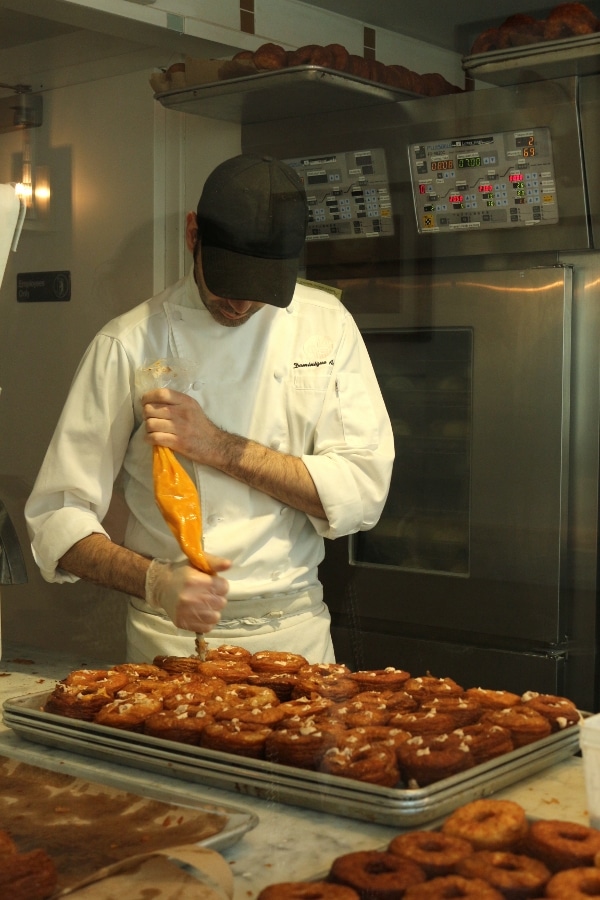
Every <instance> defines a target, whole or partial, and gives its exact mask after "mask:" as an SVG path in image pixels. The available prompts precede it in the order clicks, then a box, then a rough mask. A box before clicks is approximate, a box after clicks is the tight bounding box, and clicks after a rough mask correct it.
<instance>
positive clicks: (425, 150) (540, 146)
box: [408, 127, 558, 234]
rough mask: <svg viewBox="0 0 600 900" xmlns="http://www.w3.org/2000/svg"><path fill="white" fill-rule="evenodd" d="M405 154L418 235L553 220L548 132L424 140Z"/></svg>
mask: <svg viewBox="0 0 600 900" xmlns="http://www.w3.org/2000/svg"><path fill="white" fill-rule="evenodd" d="M408 152H409V162H410V173H411V182H412V191H413V198H414V204H415V213H416V218H417V229H418V231H419V233H420V234H431V233H436V232H438V233H439V232H441V233H444V232H445V233H452V232H453V231H466V230H469V229H494V228H520V227H526V226H535V225H552V224H556V223H557V222H558V203H557V197H556V175H555V171H554V163H553V159H552V141H551V137H550V129H549V128H546V127H538V128H530V129H520V130H519V131H501V132H492V133H485V134H481V135H472V136H469V137H450V138H442V139H439V140H438V139H435V140H427V141H422V142H419V143H415V144H411V145H410V146H409V148H408Z"/></svg>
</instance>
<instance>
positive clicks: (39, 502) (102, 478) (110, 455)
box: [25, 334, 134, 582]
mask: <svg viewBox="0 0 600 900" xmlns="http://www.w3.org/2000/svg"><path fill="white" fill-rule="evenodd" d="M131 377H132V376H131V366H130V364H129V361H128V358H127V354H126V353H125V351H124V349H123V347H122V346H121V344H120V342H119V341H117V340H115V339H114V338H111V337H108V336H106V335H102V334H101V335H98V336H97V337H96V338H95V339H94V341H93V342H92V344H91V345H90V347H89V348H88V350H87V352H86V354H85V355H84V357H83V359H82V361H81V363H80V365H79V367H78V369H77V372H76V374H75V377H74V379H73V383H72V386H71V389H70V392H69V396H68V398H67V401H66V403H65V406H64V408H63V411H62V414H61V416H60V419H59V422H58V425H57V427H56V430H55V432H54V435H53V437H52V440H51V442H50V445H49V447H48V450H47V453H46V456H45V458H44V462H43V464H42V467H41V469H40V472H39V474H38V477H37V479H36V482H35V485H34V487H33V491H32V493H31V495H30V497H29V499H28V501H27V503H26V506H25V519H26V522H27V527H28V530H29V535H30V537H31V542H32V543H31V547H32V551H33V556H34V558H35V561H36V563H37V565H38V566H39V568H40V571H41V573H42V576H43V577H44V578H45V579H46V580H47V581H59V582H65V581H76V580H77V578H76V577H75V576H73V575H71V574H69V573H67V572H65V571H63V570H61V569H59V568H58V561H59V559H60V558H61V557H62V556H63V555H64V554H65V553H66V551H67V550H69V549H70V548H71V547H72V546H73V545H74V544H75V543H77V541H80V540H82V539H83V538H85V537H87V536H88V535H90V534H93V533H101V534H106V531H105V529H104V528H103V527H102V524H101V523H102V520H103V519H104V517H105V515H106V513H107V511H108V507H109V504H110V500H111V497H112V491H113V484H114V481H115V478H116V477H117V475H118V473H119V471H120V469H121V464H122V462H123V458H124V455H125V452H126V449H127V444H128V441H129V438H130V436H131V432H132V429H133V427H134V414H133V406H132V384H131Z"/></svg>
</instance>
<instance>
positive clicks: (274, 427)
mask: <svg viewBox="0 0 600 900" xmlns="http://www.w3.org/2000/svg"><path fill="white" fill-rule="evenodd" d="M306 223H307V204H306V197H305V194H304V190H303V187H302V184H301V181H300V179H299V178H298V176H297V175H296V173H295V172H294V171H293V170H292V169H291V168H290V167H288V166H286V165H285V164H283V163H281V162H279V161H277V160H274V159H272V158H270V157H263V158H260V157H253V156H244V155H242V156H237V157H234V158H233V159H230V160H227V161H226V162H224V163H222V164H221V165H220V166H218V167H217V168H216V169H215V171H214V172H213V173H212V174H211V175H210V176H209V177H208V179H207V181H206V184H205V187H204V189H203V192H202V196H201V198H200V201H199V204H198V209H197V212H196V214H194V213H188V215H187V220H186V243H187V246H188V249H189V250H190V251H191V252H192V254H193V260H194V263H193V269H192V272H191V273H190V274H189V275H188V276H187V277H186V278H184V279H182V280H181V281H180V282H178V283H177V284H176V285H174V286H172V287H170V288H168V289H167V290H165V291H164V292H163V293H161V294H159V295H158V296H156V297H154V298H152V299H151V300H148V301H147V302H145V303H142V304H141V305H139V306H137V307H136V308H134V309H133V310H131V311H130V312H128V313H125V314H124V315H122V316H119V317H118V318H117V319H114V320H113V321H112V322H110V323H109V324H108V325H107V326H106V327H105V328H104V329H103V330H102V331H101V332H99V334H98V335H97V336H96V337H95V339H94V340H93V341H92V343H91V345H90V347H89V348H88V350H87V352H86V354H85V356H84V358H83V360H82V362H81V363H80V366H79V368H78V371H77V373H76V376H75V379H74V382H73V385H72V388H71V391H70V393H69V397H68V399H67V402H66V404H65V408H64V410H63V413H62V415H61V418H60V421H59V423H58V426H57V428H56V431H55V434H54V436H53V438H52V441H51V444H50V447H49V449H48V452H47V454H46V458H45V460H44V463H43V465H42V468H41V471H40V473H39V475H38V478H37V481H36V484H35V486H34V489H33V492H32V494H31V497H30V498H29V500H28V503H27V505H26V510H25V514H26V519H27V523H28V527H29V530H30V534H31V537H32V549H33V553H34V557H35V559H36V562H37V564H38V565H39V567H40V569H41V572H42V574H43V576H44V577H45V578H46V579H47V580H49V581H59V582H65V581H74V580H76V579H77V578H84V579H87V580H89V581H92V582H94V583H97V584H101V585H104V586H106V587H111V588H114V589H116V590H119V591H122V592H123V593H124V594H126V595H128V597H129V609H128V624H127V637H128V658H130V659H132V660H136V661H143V660H151V659H152V658H153V657H154V656H155V655H156V654H167V655H179V656H185V655H190V654H192V653H193V652H194V633H208V632H210V633H211V634H210V639H209V644H210V643H211V642H212V643H213V645H215V644H216V645H218V644H221V643H235V644H239V645H240V646H246V647H247V648H248V649H250V650H252V651H255V650H259V649H273V650H288V651H290V652H295V653H300V654H303V655H304V656H306V657H307V658H308V659H309V660H310V661H311V662H319V661H324V662H326V661H332V660H333V659H334V655H333V647H332V644H331V637H330V632H329V624H330V617H329V613H328V610H327V607H326V606H325V604H324V603H323V597H322V588H321V585H320V583H319V580H318V575H317V567H318V565H319V563H320V562H321V560H322V558H323V555H324V542H323V538H325V537H328V538H335V537H339V536H341V535H346V534H349V533H352V532H355V531H358V530H364V529H368V528H371V527H373V525H375V524H376V522H377V520H378V519H379V516H380V514H381V510H382V508H383V505H384V503H385V499H386V496H387V492H388V489H389V482H390V477H391V468H392V462H393V452H394V451H393V437H392V431H391V426H390V422H389V418H388V415H387V413H386V410H385V407H384V404H383V401H382V398H381V394H380V391H379V387H378V384H377V381H376V378H375V375H374V373H373V369H372V367H371V363H370V360H369V358H368V355H367V352H366V349H365V347H364V344H363V342H362V339H361V337H360V335H359V333H358V329H357V328H356V325H355V323H354V321H353V320H352V318H351V317H350V315H349V314H348V312H347V311H346V310H345V309H344V307H343V306H342V305H341V304H340V303H339V301H338V300H337V299H336V298H335V297H334V296H333V295H331V294H330V293H329V292H326V291H323V290H319V289H315V288H313V287H309V286H307V285H303V284H297V281H296V280H297V275H298V270H299V264H300V256H301V253H302V249H303V245H304V238H305V231H306ZM173 358H175V359H180V360H188V361H189V360H191V361H193V365H194V368H195V372H194V375H193V378H192V380H191V384H190V385H189V386H187V387H188V388H189V389H187V390H186V392H183V391H182V390H173V389H172V388H169V387H166V388H165V387H162V388H156V389H151V390H149V391H145V393H141V392H140V390H139V389H138V390H136V376H137V375H139V372H140V371H144V370H147V368H148V367H149V366H150V367H151V366H152V364H153V363H154V362H155V361H157V360H162V359H173ZM154 445H162V446H165V447H169V448H171V449H172V450H173V451H174V452H175V453H176V454H177V455H178V458H179V459H180V461H181V462H182V463H183V464H184V465H185V466H186V468H187V470H188V472H189V473H190V475H191V476H192V477H193V478H194V479H195V482H196V485H197V487H198V491H199V495H200V497H201V503H202V512H203V524H204V541H205V550H206V553H207V555H208V559H209V561H210V562H211V564H212V567H213V569H214V571H215V573H216V574H215V575H207V574H204V573H201V572H199V571H197V570H196V569H193V568H191V567H190V566H189V565H187V564H186V561H185V558H184V556H183V553H182V552H181V550H180V548H179V547H178V545H177V543H176V541H175V538H174V537H173V535H172V534H171V532H170V531H169V529H168V527H167V525H166V524H165V522H164V520H163V518H162V516H161V514H160V512H159V510H158V508H157V505H156V503H155V500H154V495H153V481H152V448H153V446H154ZM121 470H122V471H123V475H124V494H125V500H126V503H127V506H128V508H129V521H128V526H127V531H126V536H125V540H124V546H120V545H117V544H116V543H114V542H113V541H111V539H110V536H109V535H108V534H107V532H106V531H105V529H104V528H103V527H102V524H101V523H102V520H103V518H104V516H105V514H106V511H107V509H108V505H109V502H110V499H111V493H112V488H113V483H114V480H115V478H116V477H117V475H118V474H119V472H120V471H121ZM222 572H226V573H227V578H225V577H223V575H221V574H219V573H222Z"/></svg>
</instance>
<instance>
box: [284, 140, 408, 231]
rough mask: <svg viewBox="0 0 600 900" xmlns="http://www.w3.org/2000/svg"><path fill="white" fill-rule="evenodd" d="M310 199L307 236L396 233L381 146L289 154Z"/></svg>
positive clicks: (288, 160) (287, 160) (289, 161)
mask: <svg viewBox="0 0 600 900" xmlns="http://www.w3.org/2000/svg"><path fill="white" fill-rule="evenodd" d="M285 162H286V163H287V164H288V165H289V166H291V167H292V168H293V169H294V170H295V171H296V172H297V173H298V175H299V176H300V178H301V179H302V183H303V184H304V189H305V191H306V197H307V200H308V209H309V221H308V228H307V232H306V240H307V241H322V240H340V239H344V238H373V237H380V236H381V235H392V234H393V233H394V222H393V218H392V204H391V200H390V188H389V182H388V175H387V165H386V161H385V153H384V151H383V150H382V149H376V150H354V151H343V152H341V153H325V154H323V155H322V156H303V157H298V158H296V159H286V160H285Z"/></svg>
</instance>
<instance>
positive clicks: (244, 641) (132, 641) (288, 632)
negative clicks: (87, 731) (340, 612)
mask: <svg viewBox="0 0 600 900" xmlns="http://www.w3.org/2000/svg"><path fill="white" fill-rule="evenodd" d="M221 616H222V618H221V621H220V622H219V624H218V625H217V626H216V627H215V628H213V630H212V631H210V632H209V633H208V634H206V635H204V637H205V639H206V643H207V644H208V647H209V649H211V648H213V647H218V646H220V645H221V644H235V645H237V646H239V647H245V648H246V649H247V650H249V651H250V652H251V653H256V652H257V651H258V650H276V651H279V652H289V653H299V654H300V655H301V656H304V657H306V659H307V660H308V661H309V662H310V663H318V662H335V655H334V651H333V644H332V641H331V633H330V623H331V617H330V615H329V610H328V609H327V607H326V605H325V604H324V603H323V599H322V588H320V587H318V588H314V589H313V590H310V591H307V592H303V593H296V594H287V595H286V594H279V595H278V594H274V595H273V596H271V597H269V598H268V599H264V598H261V599H260V600H231V601H229V603H228V604H227V606H226V607H225V609H224V610H223V611H222V613H221ZM195 652H196V649H195V637H194V636H193V635H191V634H190V632H189V631H183V630H182V629H180V628H177V627H176V626H175V625H174V624H173V622H171V620H170V619H169V618H167V617H166V616H162V615H160V614H158V613H156V611H155V610H152V609H151V608H150V607H148V606H147V605H146V604H145V603H144V601H143V600H138V599H137V598H131V599H130V603H129V612H128V617H127V659H128V661H130V662H152V660H153V659H154V657H155V656H158V655H160V656H193V655H195Z"/></svg>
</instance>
